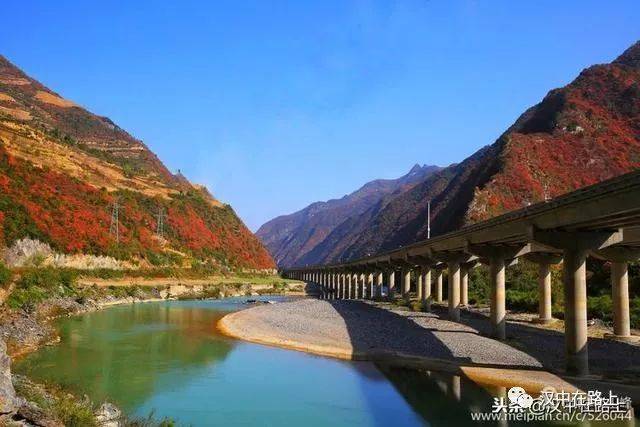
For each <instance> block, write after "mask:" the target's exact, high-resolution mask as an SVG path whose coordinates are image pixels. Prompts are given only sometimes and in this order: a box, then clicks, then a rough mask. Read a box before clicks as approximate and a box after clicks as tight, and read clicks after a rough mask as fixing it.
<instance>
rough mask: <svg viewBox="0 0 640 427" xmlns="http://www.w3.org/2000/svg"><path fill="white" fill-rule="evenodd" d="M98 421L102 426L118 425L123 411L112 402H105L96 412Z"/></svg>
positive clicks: (116, 426) (114, 426)
mask: <svg viewBox="0 0 640 427" xmlns="http://www.w3.org/2000/svg"><path fill="white" fill-rule="evenodd" d="M95 416H96V423H97V424H98V425H99V426H101V427H118V426H119V425H120V419H121V418H122V412H121V411H120V409H118V407H117V406H115V405H113V404H112V403H109V402H105V403H103V404H102V405H101V406H100V408H98V410H97V411H96V413H95Z"/></svg>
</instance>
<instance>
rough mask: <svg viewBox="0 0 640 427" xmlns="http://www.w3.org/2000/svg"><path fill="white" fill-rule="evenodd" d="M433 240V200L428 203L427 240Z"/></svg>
mask: <svg viewBox="0 0 640 427" xmlns="http://www.w3.org/2000/svg"><path fill="white" fill-rule="evenodd" d="M430 238H431V200H429V201H428V202H427V239H430Z"/></svg>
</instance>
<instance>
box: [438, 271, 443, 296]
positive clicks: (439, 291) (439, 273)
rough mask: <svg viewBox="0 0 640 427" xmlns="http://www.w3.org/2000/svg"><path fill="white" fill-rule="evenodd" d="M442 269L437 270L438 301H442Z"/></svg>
mask: <svg viewBox="0 0 640 427" xmlns="http://www.w3.org/2000/svg"><path fill="white" fill-rule="evenodd" d="M442 274H443V271H442V270H437V271H436V302H439V303H441V302H442Z"/></svg>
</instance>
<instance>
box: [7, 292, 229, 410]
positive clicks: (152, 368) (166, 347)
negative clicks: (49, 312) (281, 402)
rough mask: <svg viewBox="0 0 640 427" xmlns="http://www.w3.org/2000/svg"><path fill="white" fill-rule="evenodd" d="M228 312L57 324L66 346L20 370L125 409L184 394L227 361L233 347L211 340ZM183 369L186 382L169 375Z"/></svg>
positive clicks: (148, 307) (146, 308)
mask: <svg viewBox="0 0 640 427" xmlns="http://www.w3.org/2000/svg"><path fill="white" fill-rule="evenodd" d="M222 314H223V313H220V312H219V311H214V310H208V309H205V308H200V309H199V308H196V307H193V306H190V307H188V308H187V307H182V306H181V305H180V304H177V303H175V302H174V303H171V304H167V303H151V304H133V305H127V306H119V307H112V308H110V309H108V310H104V311H99V312H95V313H89V314H85V315H82V316H78V317H72V318H66V319H62V320H60V321H59V322H58V328H59V333H60V337H61V341H62V343H63V344H62V345H54V346H50V347H46V348H43V349H41V350H39V351H37V352H35V353H33V354H31V355H29V356H27V357H26V358H24V359H22V360H20V361H18V362H17V363H16V364H15V370H16V372H18V373H22V374H25V375H28V376H30V377H33V378H35V379H38V380H42V381H46V382H52V383H56V384H60V385H62V386H66V387H69V388H70V389H71V390H77V391H80V392H82V393H87V394H89V395H90V396H91V397H92V398H93V400H95V401H103V400H109V399H114V400H115V401H116V403H117V404H119V405H120V406H121V407H123V408H124V409H125V410H128V409H130V408H134V407H136V406H138V405H140V404H141V403H142V402H144V401H145V400H146V399H147V398H148V397H149V396H150V395H152V394H153V393H154V392H155V390H157V389H162V388H165V387H179V386H180V382H186V381H189V379H190V378H194V377H196V376H198V375H199V374H200V372H201V371H202V370H204V369H205V368H206V367H207V366H209V365H211V364H212V363H218V362H220V361H222V360H224V359H225V358H226V357H227V355H228V354H229V352H230V351H231V349H232V347H233V342H232V341H230V340H213V339H210V337H211V333H212V328H213V325H215V322H216V321H217V319H218V318H219V317H221V316H222ZM175 370H179V371H180V375H170V374H169V375H165V374H167V373H171V372H172V371H175Z"/></svg>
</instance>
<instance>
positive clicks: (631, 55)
mask: <svg viewBox="0 0 640 427" xmlns="http://www.w3.org/2000/svg"><path fill="white" fill-rule="evenodd" d="M613 63H614V64H623V65H628V66H629V67H634V68H640V41H637V42H635V43H634V44H633V45H631V47H629V48H628V49H627V50H625V51H624V52H623V53H622V55H620V56H619V57H618V58H617V59H616V60H615V61H613Z"/></svg>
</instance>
